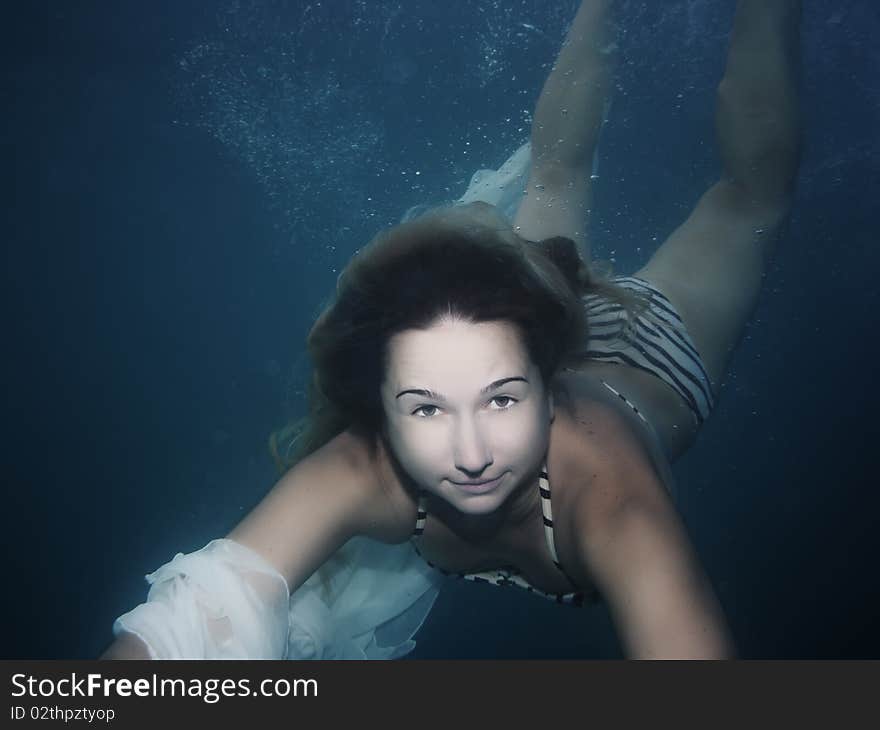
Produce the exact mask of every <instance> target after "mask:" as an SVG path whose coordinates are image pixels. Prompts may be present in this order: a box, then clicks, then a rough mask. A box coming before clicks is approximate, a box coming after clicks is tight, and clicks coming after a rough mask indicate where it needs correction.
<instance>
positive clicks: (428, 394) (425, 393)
mask: <svg viewBox="0 0 880 730" xmlns="http://www.w3.org/2000/svg"><path fill="white" fill-rule="evenodd" d="M513 381H522V382H523V383H526V385H528V382H529V381H528V380H526V379H525V378H524V377H522V376H521V375H516V376H514V377H512V378H501V379H500V380H496V381H494V382H492V383H489V385H487V386H486V387H485V388H483V389H482V390H481V391H480V395H485V394H486V393H490V392H491V391H493V390H498V389H499V388H502V387H503V386H505V385H507V384H508V383H510V382H513ZM410 393H411V394H413V395H420V396H422V397H424V398H431V399H432V400H438V401H444V402H445V401H446V397H445V396H442V395H440V394H439V393H435V392H434V391H432V390H426V389H424V388H408V389H407V390H401V391H400V392H399V393H398V394H397V395H396V396H394V397H395V399H396V398H400V396H402V395H407V394H410Z"/></svg>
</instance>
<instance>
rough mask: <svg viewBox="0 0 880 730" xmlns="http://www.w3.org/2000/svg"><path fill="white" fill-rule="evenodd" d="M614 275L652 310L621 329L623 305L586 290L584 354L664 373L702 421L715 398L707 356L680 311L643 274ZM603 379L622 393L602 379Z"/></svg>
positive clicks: (671, 385)
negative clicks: (705, 356)
mask: <svg viewBox="0 0 880 730" xmlns="http://www.w3.org/2000/svg"><path fill="white" fill-rule="evenodd" d="M611 281H612V282H614V283H615V284H617V285H618V286H621V287H623V288H625V289H629V290H631V291H633V292H635V293H637V294H640V295H641V296H643V297H644V298H645V299H647V301H648V308H647V313H648V314H646V313H642V314H640V315H639V316H638V317H637V318H636V319H635V320H634V321H633V323H632V324H633V326H632V328H631V329H629V330H624V331H622V332H621V323H622V321H623V320H622V317H623V316H624V312H623V307H621V305H620V304H617V303H616V302H610V301H608V300H607V299H605V298H603V297H601V296H599V295H597V294H588V295H586V296H585V297H584V306H585V308H586V314H587V323H588V326H589V342H588V344H587V349H586V351H585V352H583V353H582V354H583V356H584V357H585V358H587V359H590V360H596V361H599V362H608V363H615V364H618V365H629V366H631V367H634V368H638V369H639V370H643V371H645V372H647V373H650V374H651V375H654V376H655V377H658V378H660V379H661V380H662V381H663V382H664V383H666V384H667V385H669V386H670V387H672V389H673V390H675V392H676V393H678V394H679V396H681V398H682V399H683V400H684V402H685V404H686V405H687V406H688V408H689V409H690V411H691V414H692V415H693V417H694V421H695V423H696V424H697V425H701V424H702V423H703V421H705V420H706V418H707V417H708V416H709V413H710V412H711V411H712V408H713V407H714V405H715V399H714V397H713V396H712V389H711V387H710V385H709V376H708V375H707V374H706V369H705V367H704V366H703V360H702V358H701V357H700V354H699V353H698V352H697V348H696V347H695V346H694V343H693V341H692V340H691V338H690V336H689V335H688V333H687V331H686V330H685V327H684V322H682V320H681V317H680V316H679V315H678V313H677V312H676V311H675V308H674V307H673V306H672V303H671V302H670V301H669V300H668V299H667V298H666V297H665V296H664V295H663V294H662V292H660V291H659V290H658V289H656V288H655V287H653V286H651V285H650V284H649V283H648V282H647V281H645V280H644V279H639V278H637V277H635V276H616V277H614V278H612V279H611ZM603 384H604V385H605V387H606V388H608V389H609V390H611V391H612V392H614V393H615V394H617V395H620V394H619V393H617V391H615V390H614V389H613V388H611V386H609V385H608V384H607V383H604V381H603ZM621 397H622V396H621ZM629 405H630V406H631V407H632V404H629ZM634 410H635V409H634ZM636 412H637V413H638V411H636ZM639 415H641V414H639Z"/></svg>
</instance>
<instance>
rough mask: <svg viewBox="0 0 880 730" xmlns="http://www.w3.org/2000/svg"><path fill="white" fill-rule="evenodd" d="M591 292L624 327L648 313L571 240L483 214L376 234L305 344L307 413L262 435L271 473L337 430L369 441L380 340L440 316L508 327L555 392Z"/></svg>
mask: <svg viewBox="0 0 880 730" xmlns="http://www.w3.org/2000/svg"><path fill="white" fill-rule="evenodd" d="M588 293H596V294H599V295H601V296H604V297H606V298H608V299H611V300H614V301H616V302H618V303H620V304H621V305H622V306H623V307H624V310H625V312H626V314H627V316H626V321H629V320H630V319H632V318H633V316H634V315H635V314H637V313H638V312H640V311H642V310H643V309H644V307H645V303H644V302H643V301H642V300H640V299H639V298H638V297H636V296H634V295H633V294H632V293H630V292H629V291H627V290H624V289H622V288H620V287H617V286H616V285H614V284H613V283H612V282H611V281H609V280H608V278H607V274H600V273H598V272H597V271H590V269H589V267H588V266H587V265H586V263H585V262H584V261H583V260H582V259H581V258H580V256H579V254H578V251H577V247H576V245H575V244H574V242H573V241H571V240H570V239H568V238H562V237H557V238H551V239H547V240H544V241H540V242H534V241H527V240H525V239H523V238H521V237H520V236H517V235H516V233H515V232H514V231H513V229H512V228H511V226H510V224H509V223H508V222H507V221H506V220H505V219H504V218H502V217H501V216H500V215H499V214H498V213H497V212H496V211H495V209H494V208H493V207H492V206H490V205H487V204H485V203H472V204H470V205H464V206H452V207H444V208H437V209H433V210H430V211H428V212H427V213H424V214H422V215H420V216H418V217H417V218H415V219H412V220H408V221H406V222H404V223H401V224H400V225H397V226H394V227H393V228H390V229H387V230H385V231H382V232H381V233H379V234H378V235H377V236H376V237H375V238H374V239H373V240H372V241H371V242H370V243H369V244H368V245H367V246H366V247H365V248H364V249H363V250H362V251H361V252H360V253H359V254H357V255H356V256H355V257H354V258H353V259H352V260H351V261H350V262H349V264H348V266H346V268H345V269H344V270H343V272H342V273H341V274H340V276H339V279H338V281H337V286H336V293H335V296H334V297H333V299H332V301H331V302H330V303H329V304H328V305H327V306H326V307H325V309H324V310H323V312H322V313H321V315H320V316H319V317H318V319H317V321H316V322H315V324H314V326H313V327H312V329H311V331H310V333H309V335H308V340H307V345H308V352H309V355H310V358H311V361H312V366H313V372H312V377H311V382H310V388H309V411H308V415H307V416H306V417H305V418H304V419H302V420H300V421H296V422H292V423H289V424H288V425H287V426H285V427H284V428H282V429H280V430H278V431H275V432H273V433H272V434H271V436H270V438H269V447H270V450H271V453H272V456H273V458H274V460H275V463H276V465H277V467H278V469H279V471H280V472H281V473H283V472H284V471H286V470H287V469H289V468H290V467H292V466H293V465H295V464H296V463H297V462H298V461H299V460H301V459H303V458H305V457H306V456H308V455H309V454H311V453H312V452H314V451H315V450H317V449H318V448H320V447H321V446H323V445H324V444H326V443H327V442H328V441H330V440H331V439H332V438H333V437H334V436H336V435H338V434H339V433H341V432H342V431H344V430H346V429H353V430H356V431H359V432H361V433H363V434H365V435H367V436H371V435H375V434H378V433H379V431H380V430H381V428H382V424H383V418H384V416H383V413H382V407H381V401H380V397H379V388H380V385H381V383H382V380H383V378H384V372H385V365H386V355H387V345H388V342H389V340H390V339H391V337H392V336H393V335H395V334H397V333H398V332H401V331H404V330H407V329H419V328H425V327H428V326H429V325H430V324H431V323H432V322H434V321H435V320H436V319H437V318H438V317H439V316H440V315H441V314H444V313H450V314H453V315H456V316H459V317H461V318H463V319H465V320H467V321H472V322H482V321H491V320H505V321H509V322H512V323H513V324H514V325H515V326H517V327H518V329H519V331H520V334H521V336H522V338H523V342H524V344H525V347H526V349H527V351H528V353H529V355H530V357H531V359H532V362H534V363H535V365H536V366H537V367H538V369H539V371H540V372H541V375H542V377H543V378H544V382H545V383H548V384H549V385H550V387H552V386H553V383H552V379H553V376H554V375H555V374H556V373H557V372H559V370H560V368H561V367H562V366H564V365H565V364H566V363H568V362H569V361H573V360H576V359H577V357H578V353H579V352H582V351H583V349H584V347H583V346H584V345H585V343H586V340H587V337H588V332H587V322H586V317H585V314H584V305H583V301H582V296H583V295H585V294H588ZM624 326H625V323H624ZM367 441H368V443H373V442H374V439H372V438H369V439H367Z"/></svg>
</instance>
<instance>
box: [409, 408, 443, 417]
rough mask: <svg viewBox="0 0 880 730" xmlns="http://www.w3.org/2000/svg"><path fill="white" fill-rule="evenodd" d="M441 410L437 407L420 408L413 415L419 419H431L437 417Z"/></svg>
mask: <svg viewBox="0 0 880 730" xmlns="http://www.w3.org/2000/svg"><path fill="white" fill-rule="evenodd" d="M439 410H440V409H439V408H437V406H419V407H418V408H416V409H415V410H414V411H413V412H412V414H413V415H414V416H417V417H418V418H430V417H431V416H436V415H437V412H438V411H439Z"/></svg>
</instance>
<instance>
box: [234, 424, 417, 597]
mask: <svg viewBox="0 0 880 730" xmlns="http://www.w3.org/2000/svg"><path fill="white" fill-rule="evenodd" d="M382 461H383V460H382V457H381V453H377V452H376V450H375V449H374V448H371V445H370V443H369V441H367V440H365V439H363V438H361V437H359V436H357V435H355V434H353V433H351V432H347V431H346V432H343V433H341V434H339V435H338V436H336V437H335V438H333V439H331V440H330V441H329V442H327V443H326V444H325V445H324V446H322V447H321V448H320V449H318V450H317V451H315V452H314V453H313V454H310V455H309V456H307V457H306V458H304V459H302V460H301V461H300V462H298V463H297V464H296V465H295V466H294V467H293V468H291V469H290V470H288V471H287V473H286V474H285V475H284V476H283V477H281V479H280V480H279V481H278V482H277V483H276V484H275V486H274V487H273V488H272V489H271V490H270V491H269V492H268V494H266V496H265V497H264V498H263V499H262V500H261V501H260V503H259V504H258V505H257V506H256V507H255V508H254V509H253V510H252V511H251V512H250V513H249V514H248V515H247V516H246V517H245V518H244V519H243V520H242V521H241V522H240V523H239V524H238V525H236V527H235V528H234V529H233V530H232V532H230V533H229V535H228V536H227V537H228V538H229V539H232V540H235V541H237V542H239V543H241V544H242V545H245V546H246V547H249V548H251V549H252V550H255V551H256V552H258V553H259V554H260V555H262V556H263V557H264V558H266V560H268V561H269V562H270V563H271V564H272V565H274V566H275V567H276V568H277V569H278V571H279V572H280V573H281V574H282V575H283V576H284V577H285V579H286V580H287V583H288V586H289V588H290V590H295V589H296V587H297V586H299V585H301V583H302V581H304V580H305V579H306V578H307V577H308V576H309V575H311V574H312V572H314V571H315V570H316V569H317V568H318V567H319V566H320V565H322V564H323V562H324V561H325V560H327V559H328V558H329V557H330V556H331V555H332V554H333V553H334V552H335V551H336V550H337V549H338V548H339V547H341V546H342V545H343V544H345V542H346V541H347V540H349V539H350V538H352V537H355V536H357V535H365V536H367V537H371V538H373V539H376V540H380V541H382V542H402V541H403V540H405V539H406V536H407V533H406V531H405V529H404V527H405V523H404V518H403V514H402V511H401V509H402V508H401V506H400V505H401V504H405V503H404V502H403V501H402V498H401V497H398V498H397V500H395V499H392V496H393V495H394V490H393V486H389V485H387V484H384V483H383V481H382V479H383V475H384V471H383V469H382ZM413 515H415V508H413ZM414 521H415V517H414V516H413V522H412V523H410V529H412V527H411V526H412V524H414Z"/></svg>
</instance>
